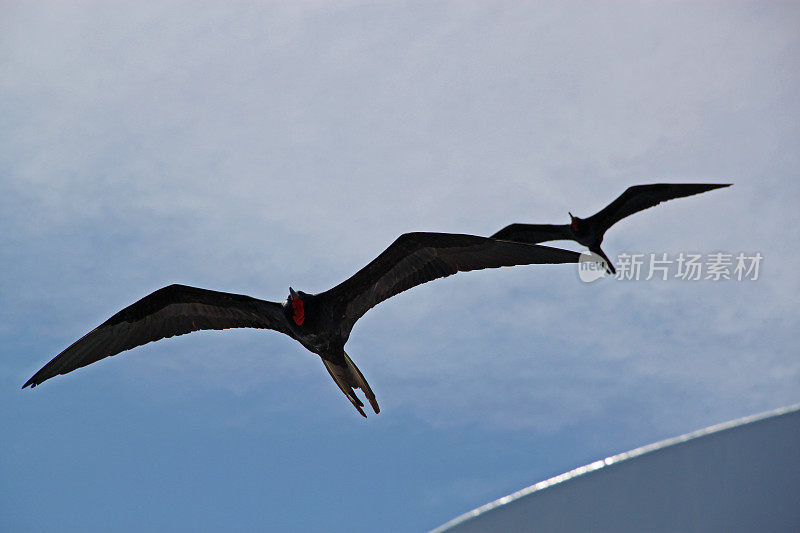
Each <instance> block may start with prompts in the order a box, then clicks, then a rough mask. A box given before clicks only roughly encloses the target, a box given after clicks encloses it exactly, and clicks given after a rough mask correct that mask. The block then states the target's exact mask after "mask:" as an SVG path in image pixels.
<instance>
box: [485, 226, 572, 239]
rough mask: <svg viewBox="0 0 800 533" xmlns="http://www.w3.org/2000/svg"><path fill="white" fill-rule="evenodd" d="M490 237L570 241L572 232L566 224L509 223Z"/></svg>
mask: <svg viewBox="0 0 800 533" xmlns="http://www.w3.org/2000/svg"><path fill="white" fill-rule="evenodd" d="M492 239H502V240H504V241H516V242H527V243H528V244H536V243H537V242H547V241H571V240H572V233H571V232H570V230H569V226H568V225H566V224H560V225H556V224H510V225H508V226H506V227H505V228H503V229H501V230H500V231H498V232H497V233H495V234H494V235H492Z"/></svg>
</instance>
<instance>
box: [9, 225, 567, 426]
mask: <svg viewBox="0 0 800 533" xmlns="http://www.w3.org/2000/svg"><path fill="white" fill-rule="evenodd" d="M577 261H578V254H577V253H575V252H570V251H567V250H561V249H558V248H549V247H545V246H535V245H529V244H525V243H514V242H506V241H502V240H497V239H491V238H485V237H476V236H473V235H459V234H449V233H407V234H404V235H401V236H400V237H399V238H398V239H397V240H396V241H395V242H394V243H393V244H392V245H391V246H389V247H388V248H387V249H386V250H384V252H383V253H381V254H380V255H379V256H378V257H377V258H375V259H374V260H373V261H372V262H370V263H369V264H368V265H367V266H365V267H364V268H362V269H361V270H359V271H358V272H357V273H356V274H354V275H353V276H351V277H350V278H349V279H347V280H345V281H344V282H342V283H340V284H339V285H337V286H336V287H333V288H332V289H330V290H328V291H325V292H323V293H319V294H309V293H305V292H302V291H294V290H293V289H291V288H290V289H289V297H288V298H287V299H286V301H285V302H283V303H277V302H269V301H266V300H260V299H257V298H252V297H250V296H245V295H240V294H230V293H225V292H218V291H211V290H206V289H200V288H196V287H189V286H186V285H169V286H167V287H164V288H162V289H159V290H157V291H155V292H153V293H152V294H150V295H148V296H145V297H144V298H142V299H141V300H139V301H138V302H136V303H134V304H132V305H130V306H128V307H126V308H125V309H123V310H122V311H120V312H119V313H117V314H115V315H114V316H112V317H111V318H109V319H108V320H107V321H105V322H104V323H103V324H101V325H100V326H98V327H97V328H95V329H93V330H92V331H90V332H89V333H87V334H86V335H85V336H83V337H82V338H81V339H79V340H78V341H76V342H75V343H73V344H72V345H71V346H69V347H68V348H67V349H66V350H64V351H63V352H61V353H60V354H59V355H57V356H56V357H55V358H54V359H53V360H51V361H50V362H49V363H47V364H46V365H45V366H44V367H43V368H42V369H41V370H39V371H38V372H37V373H36V374H34V376H33V377H31V379H29V380H28V381H27V382H26V383H25V385H23V388H24V387H27V386H31V387H35V386H36V385H38V384H40V383H42V382H43V381H45V380H47V379H49V378H51V377H54V376H56V375H59V374H66V373H68V372H71V371H72V370H75V369H77V368H80V367H83V366H86V365H88V364H91V363H93V362H95V361H99V360H100V359H103V358H105V357H108V356H111V355H115V354H118V353H120V352H123V351H125V350H129V349H131V348H134V347H136V346H141V345H142V344H146V343H148V342H152V341H156V340H159V339H163V338H167V337H172V336H174V335H183V334H186V333H190V332H192V331H198V330H209V329H227V328H242V327H248V328H262V329H272V330H276V331H279V332H281V333H284V334H286V335H288V336H290V337H292V338H293V339H295V340H297V341H298V342H300V344H302V345H303V346H304V347H305V348H306V349H308V350H309V351H311V352H313V353H316V354H317V355H319V356H320V358H321V359H322V362H323V363H324V365H325V368H326V369H327V370H328V372H329V373H330V374H331V377H332V378H333V380H334V381H335V382H336V384H337V385H338V386H339V388H340V389H341V390H342V392H343V393H344V394H345V395H346V396H347V398H348V399H349V400H350V401H351V402H352V404H353V405H354V406H355V408H356V409H357V410H358V412H359V413H361V415H362V416H366V414H365V413H364V411H363V409H362V407H363V403H362V402H361V400H359V398H358V397H357V396H356V394H355V391H354V389H361V390H362V391H363V393H364V395H365V396H366V397H367V399H368V400H369V402H370V404H371V405H372V408H373V410H374V411H375V412H376V413H377V412H379V407H378V403H377V401H376V399H375V395H374V393H373V392H372V390H371V389H370V387H369V384H367V381H366V380H365V379H364V376H363V375H362V374H361V372H360V371H359V369H358V368H357V367H356V365H355V364H354V363H353V361H352V360H351V359H350V357H349V356H348V355H347V353H346V352H345V350H344V346H345V343H346V342H347V340H348V338H349V337H350V332H351V330H352V328H353V325H354V324H355V322H356V321H357V320H358V319H359V318H360V317H361V316H363V315H364V313H366V312H367V311H368V310H369V309H370V308H372V307H374V306H375V305H377V304H378V303H380V302H382V301H384V300H386V299H387V298H391V297H392V296H394V295H396V294H398V293H400V292H403V291H405V290H407V289H410V288H411V287H414V286H416V285H419V284H422V283H425V282H427V281H431V280H434V279H437V278H441V277H445V276H449V275H451V274H455V273H456V272H460V271H461V272H463V271H470V270H480V269H484V268H497V267H501V266H512V265H526V264H540V263H575V262H577Z"/></svg>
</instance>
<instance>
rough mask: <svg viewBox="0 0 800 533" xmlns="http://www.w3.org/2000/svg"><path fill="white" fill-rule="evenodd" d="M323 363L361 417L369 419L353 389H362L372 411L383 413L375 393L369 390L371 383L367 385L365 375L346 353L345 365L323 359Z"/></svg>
mask: <svg viewBox="0 0 800 533" xmlns="http://www.w3.org/2000/svg"><path fill="white" fill-rule="evenodd" d="M342 353H344V352H342ZM322 362H323V363H324V364H325V368H327V369H328V373H329V374H330V375H331V377H332V378H333V381H335V382H336V384H337V385H338V386H339V389H341V391H342V392H343V393H344V395H345V396H347V399H348V400H350V403H352V404H353V406H354V407H355V408H356V410H357V411H358V412H359V413H361V416H363V417H364V418H366V417H367V415H366V413H364V410H363V409H362V407H364V403H363V402H362V401H361V400H359V398H358V396H356V392H355V390H353V389H361V391H362V392H363V393H364V396H366V397H367V400H369V403H370V405H371V406H372V410H373V411H375V414H378V413H380V412H381V408H380V407H378V400H376V399H375V393H373V392H372V389H371V388H369V383H367V380H366V379H364V375H363V374H362V373H361V371H360V370H359V369H358V367H357V366H356V364H355V363H354V362H353V360H352V359H350V357H349V356H348V355H347V354H346V353H344V363H345V364H344V365H339V364H336V363H332V362H330V361H328V360H327V359H324V358H323V359H322Z"/></svg>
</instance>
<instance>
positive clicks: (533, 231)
mask: <svg viewBox="0 0 800 533" xmlns="http://www.w3.org/2000/svg"><path fill="white" fill-rule="evenodd" d="M730 186H731V184H730V183H651V184H649V185H634V186H632V187H628V188H627V189H626V190H625V192H623V193H622V194H620V195H619V197H618V198H617V199H616V200H614V201H613V202H611V203H610V204H608V205H607V206H606V207H604V208H603V209H601V210H600V211H598V212H597V213H595V214H594V215H592V216H590V217H588V218H578V217H576V216H573V215H572V213H569V218H570V223H569V224H560V225H557V224H511V225H508V226H506V227H505V228H503V229H501V230H500V231H498V232H497V233H495V234H494V235H492V238H493V239H504V240H508V241H516V242H525V243H528V244H535V243H540V242H547V241H560V240H567V241H576V242H577V243H579V244H582V245H584V246H586V247H587V248H589V250H590V251H592V252H594V253H596V254H597V255H599V256H600V257H602V258H603V261H605V264H606V270H607V271H608V272H610V273H611V274H616V273H617V270H616V269H615V268H614V265H613V264H612V263H611V260H610V259H609V258H608V257H607V256H606V254H605V253H604V252H603V250H602V249H601V248H600V244H601V243H602V242H603V236H604V235H605V233H606V231H608V229H609V228H610V227H611V226H613V225H614V224H616V223H617V222H619V221H620V220H622V219H623V218H625V217H627V216H630V215H632V214H634V213H638V212H639V211H643V210H645V209H647V208H649V207H653V206H656V205H658V204H660V203H661V202H666V201H667V200H672V199H673V198H682V197H684V196H692V195H694V194H700V193H701V192H706V191H710V190H713V189H719V188H722V187H730Z"/></svg>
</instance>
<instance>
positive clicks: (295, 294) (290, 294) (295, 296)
mask: <svg viewBox="0 0 800 533" xmlns="http://www.w3.org/2000/svg"><path fill="white" fill-rule="evenodd" d="M289 298H291V299H292V300H294V299H295V298H297V299H298V300H299V299H300V295H299V294H297V293H296V292H294V289H293V288H291V287H289Z"/></svg>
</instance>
